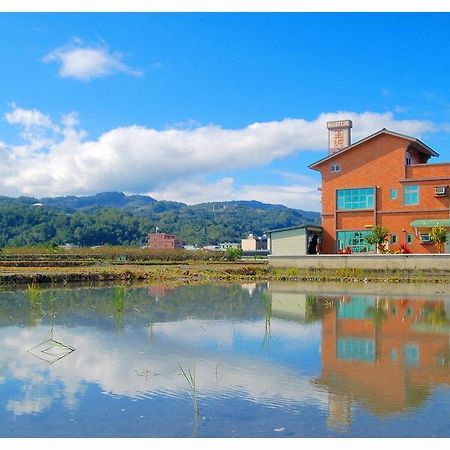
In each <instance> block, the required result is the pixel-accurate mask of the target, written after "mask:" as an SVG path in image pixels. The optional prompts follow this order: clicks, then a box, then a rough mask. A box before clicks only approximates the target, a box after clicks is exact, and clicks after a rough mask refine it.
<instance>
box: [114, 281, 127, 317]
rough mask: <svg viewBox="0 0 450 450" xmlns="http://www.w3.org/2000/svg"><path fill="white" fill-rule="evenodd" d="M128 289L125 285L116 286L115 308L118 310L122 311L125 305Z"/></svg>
mask: <svg viewBox="0 0 450 450" xmlns="http://www.w3.org/2000/svg"><path fill="white" fill-rule="evenodd" d="M125 294H126V289H125V288H124V287H123V286H116V287H115V288H114V308H115V309H116V312H122V311H123V308H124V305H125Z"/></svg>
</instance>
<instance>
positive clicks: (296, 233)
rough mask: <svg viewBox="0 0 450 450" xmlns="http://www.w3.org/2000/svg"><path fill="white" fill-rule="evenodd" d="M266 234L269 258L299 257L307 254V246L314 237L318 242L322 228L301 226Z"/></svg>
mask: <svg viewBox="0 0 450 450" xmlns="http://www.w3.org/2000/svg"><path fill="white" fill-rule="evenodd" d="M268 233H269V236H270V255H271V256H301V255H307V254H308V244H309V243H310V241H311V239H312V237H313V236H314V235H316V236H317V238H318V239H319V241H320V238H321V236H322V227H320V226H318V225H302V226H296V227H289V228H280V229H278V230H271V231H269V232H268Z"/></svg>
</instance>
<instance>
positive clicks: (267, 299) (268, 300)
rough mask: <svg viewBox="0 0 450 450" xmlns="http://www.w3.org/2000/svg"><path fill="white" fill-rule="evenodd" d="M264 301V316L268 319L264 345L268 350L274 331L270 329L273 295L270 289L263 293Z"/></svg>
mask: <svg viewBox="0 0 450 450" xmlns="http://www.w3.org/2000/svg"><path fill="white" fill-rule="evenodd" d="M263 302H264V318H265V321H266V327H265V330H264V339H263V347H264V348H265V349H266V350H268V349H269V343H270V339H271V337H272V332H271V329H270V321H271V320H272V296H271V295H270V293H269V292H268V291H265V292H264V293H263Z"/></svg>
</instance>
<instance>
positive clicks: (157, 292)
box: [147, 285, 175, 299]
mask: <svg viewBox="0 0 450 450" xmlns="http://www.w3.org/2000/svg"><path fill="white" fill-rule="evenodd" d="M174 290H175V287H174V286H161V285H154V286H148V287H147V292H148V294H149V295H151V296H152V297H156V298H157V299H159V297H164V296H165V295H167V294H169V293H170V292H173V291H174Z"/></svg>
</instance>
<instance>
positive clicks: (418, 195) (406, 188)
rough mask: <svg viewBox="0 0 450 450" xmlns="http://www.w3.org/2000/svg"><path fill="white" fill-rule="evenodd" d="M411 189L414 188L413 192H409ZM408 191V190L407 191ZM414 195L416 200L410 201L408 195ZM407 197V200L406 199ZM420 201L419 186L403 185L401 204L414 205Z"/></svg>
mask: <svg viewBox="0 0 450 450" xmlns="http://www.w3.org/2000/svg"><path fill="white" fill-rule="evenodd" d="M412 189H415V192H411V191H412ZM407 191H410V192H407ZM413 195H416V196H417V198H416V201H415V202H412V201H410V197H411V196H413ZM407 199H408V201H407ZM419 203H420V186H419V185H418V184H413V185H408V186H403V205H404V206H414V205H418V204H419Z"/></svg>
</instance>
